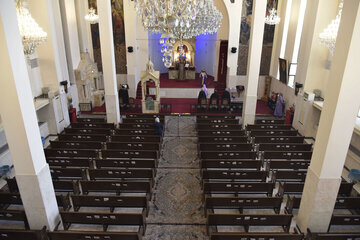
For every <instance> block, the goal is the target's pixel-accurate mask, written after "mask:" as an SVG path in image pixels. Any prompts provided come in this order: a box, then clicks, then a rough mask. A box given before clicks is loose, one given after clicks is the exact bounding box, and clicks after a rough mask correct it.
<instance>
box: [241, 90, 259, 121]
mask: <svg viewBox="0 0 360 240" xmlns="http://www.w3.org/2000/svg"><path fill="white" fill-rule="evenodd" d="M256 104H257V96H249V95H248V96H246V97H245V102H244V105H243V113H242V126H243V128H245V126H246V125H248V124H254V123H255V114H256Z"/></svg>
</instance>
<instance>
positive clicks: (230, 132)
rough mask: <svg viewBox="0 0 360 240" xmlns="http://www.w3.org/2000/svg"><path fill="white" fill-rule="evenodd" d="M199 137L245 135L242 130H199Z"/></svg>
mask: <svg viewBox="0 0 360 240" xmlns="http://www.w3.org/2000/svg"><path fill="white" fill-rule="evenodd" d="M198 136H199V137H220V136H221V137H239V136H245V131H244V130H220V129H219V130H199V131H198Z"/></svg>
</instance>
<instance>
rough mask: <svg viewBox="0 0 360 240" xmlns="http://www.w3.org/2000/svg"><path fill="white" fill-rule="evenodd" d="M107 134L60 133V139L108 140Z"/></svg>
mask: <svg viewBox="0 0 360 240" xmlns="http://www.w3.org/2000/svg"><path fill="white" fill-rule="evenodd" d="M107 138H108V137H107V135H106V134H74V133H62V134H59V135H58V139H59V141H78V142H80V141H82V142H83V141H86V142H88V141H90V142H106V141H107Z"/></svg>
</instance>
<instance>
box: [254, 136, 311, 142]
mask: <svg viewBox="0 0 360 240" xmlns="http://www.w3.org/2000/svg"><path fill="white" fill-rule="evenodd" d="M304 139H305V137H304V136H256V137H255V141H254V142H255V143H304Z"/></svg>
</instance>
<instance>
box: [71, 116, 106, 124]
mask: <svg viewBox="0 0 360 240" xmlns="http://www.w3.org/2000/svg"><path fill="white" fill-rule="evenodd" d="M77 121H78V122H79V123H106V119H105V118H84V117H82V118H77Z"/></svg>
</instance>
